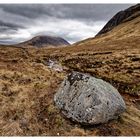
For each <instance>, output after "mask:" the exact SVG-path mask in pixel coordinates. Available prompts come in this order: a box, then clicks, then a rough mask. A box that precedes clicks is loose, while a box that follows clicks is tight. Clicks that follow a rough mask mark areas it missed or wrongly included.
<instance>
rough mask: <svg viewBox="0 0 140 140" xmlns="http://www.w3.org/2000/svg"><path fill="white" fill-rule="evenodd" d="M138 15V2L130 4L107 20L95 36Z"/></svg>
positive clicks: (139, 10) (139, 7)
mask: <svg viewBox="0 0 140 140" xmlns="http://www.w3.org/2000/svg"><path fill="white" fill-rule="evenodd" d="M138 16H140V4H137V5H135V6H132V7H130V8H128V9H126V10H124V11H120V12H118V13H117V14H116V15H115V16H113V17H112V18H111V19H110V20H109V21H108V23H107V24H106V25H105V26H104V27H103V29H102V30H101V31H100V32H99V33H98V34H97V36H98V35H101V34H104V33H106V32H108V31H110V30H112V29H113V28H114V27H116V26H118V25H119V24H122V23H124V22H127V21H130V20H133V19H134V18H136V17H138Z"/></svg>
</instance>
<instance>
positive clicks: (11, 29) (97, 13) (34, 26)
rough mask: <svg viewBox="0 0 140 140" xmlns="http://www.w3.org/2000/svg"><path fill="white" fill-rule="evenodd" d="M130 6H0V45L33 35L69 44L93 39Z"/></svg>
mask: <svg viewBox="0 0 140 140" xmlns="http://www.w3.org/2000/svg"><path fill="white" fill-rule="evenodd" d="M131 5H132V4H12V5H10V4H5V5H3V4H0V43H1V44H11V43H12V44H13V43H18V42H22V41H25V40H28V39H30V38H32V37H34V36H36V35H54V36H60V37H62V38H64V39H66V40H67V41H69V42H70V43H74V42H77V41H80V40H83V39H86V38H89V37H93V36H95V35H96V33H97V32H99V30H100V29H101V28H102V27H103V26H104V25H105V24H106V22H107V21H108V20H109V19H110V18H111V17H112V16H113V15H114V14H116V13H117V12H119V11H120V10H124V9H126V8H128V7H130V6H131Z"/></svg>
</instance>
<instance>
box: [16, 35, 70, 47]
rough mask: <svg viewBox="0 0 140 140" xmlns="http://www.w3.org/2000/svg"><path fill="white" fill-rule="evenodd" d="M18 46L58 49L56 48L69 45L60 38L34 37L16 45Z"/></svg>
mask: <svg viewBox="0 0 140 140" xmlns="http://www.w3.org/2000/svg"><path fill="white" fill-rule="evenodd" d="M17 45H18V46H22V47H27V46H33V47H39V48H40V47H58V46H66V45H69V43H68V42H67V41H66V40H64V39H63V38H61V37H54V36H36V37H34V38H32V39H31V40H28V41H25V42H22V43H19V44H17Z"/></svg>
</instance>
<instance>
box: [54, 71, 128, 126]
mask: <svg viewBox="0 0 140 140" xmlns="http://www.w3.org/2000/svg"><path fill="white" fill-rule="evenodd" d="M54 101H55V104H56V106H57V107H58V108H59V109H61V111H62V113H63V114H64V115H65V116H66V117H67V118H70V119H72V120H73V121H76V122H79V123H82V124H91V125H92V124H99V123H106V122H108V121H109V120H112V119H116V118H117V117H118V116H119V115H120V114H121V113H123V112H124V111H125V108H126V107H125V102H124V101H123V99H122V97H121V95H120V94H119V92H118V91H117V90H116V89H115V88H114V87H113V86H112V85H110V84H109V83H107V82H105V81H103V80H101V79H97V78H94V77H92V76H90V75H87V74H83V73H79V72H72V73H71V74H69V75H68V77H67V78H66V79H64V81H63V82H62V84H61V86H60V88H59V90H58V92H57V93H56V94H55V96H54Z"/></svg>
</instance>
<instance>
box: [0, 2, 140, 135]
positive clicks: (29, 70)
mask: <svg viewBox="0 0 140 140" xmlns="http://www.w3.org/2000/svg"><path fill="white" fill-rule="evenodd" d="M138 6H139V5H138ZM134 7H137V5H136V6H134ZM135 14H136V15H137V11H136V13H135V12H134V14H133V15H135ZM126 15H127V13H126ZM128 19H131V20H128ZM58 69H60V70H59V71H58ZM71 71H78V72H82V73H87V74H90V75H92V76H94V77H96V78H101V79H103V80H105V81H107V82H109V83H110V84H111V85H113V86H114V87H115V88H117V90H118V91H119V92H120V94H121V96H122V97H123V99H124V100H125V103H126V112H125V113H123V114H122V115H121V116H119V117H118V119H116V120H111V121H110V122H108V123H106V124H100V125H94V126H83V125H80V124H76V123H75V122H72V121H69V120H68V119H66V118H65V117H64V116H63V115H62V114H61V111H60V110H58V108H56V106H55V104H54V95H55V93H56V91H57V90H58V89H59V88H60V85H61V82H62V81H63V80H64V79H65V78H66V76H67V75H68V74H69V72H71ZM0 85H1V86H0V101H1V108H0V114H1V115H0V119H1V121H0V126H1V129H0V135H1V136H140V16H138V15H137V16H136V17H135V18H132V16H131V15H130V16H129V17H128V18H127V21H126V20H125V22H122V23H120V24H118V25H117V26H114V27H113V28H112V29H111V30H110V31H108V32H106V33H104V34H102V35H99V36H96V37H91V38H89V39H86V40H83V41H80V42H77V43H75V44H73V45H71V47H54V48H48V47H43V48H42V49H36V48H35V47H25V48H22V47H9V46H7V47H4V46H0ZM77 88H78V87H77ZM89 90H91V91H92V90H93V89H87V91H89ZM87 100H88V98H87V99H86V100H85V102H86V101H87ZM95 109H96V108H95Z"/></svg>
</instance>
